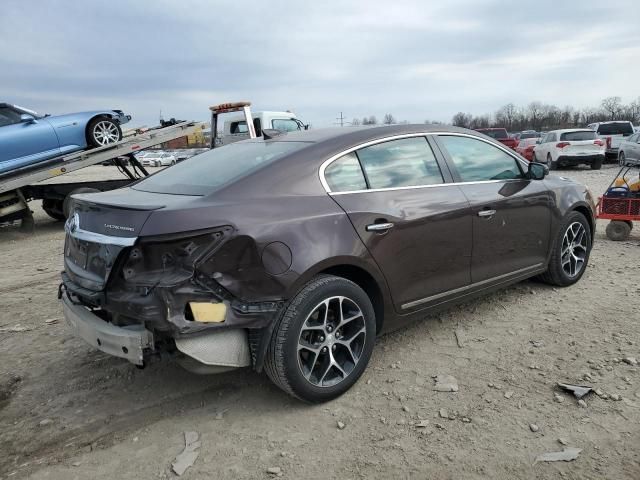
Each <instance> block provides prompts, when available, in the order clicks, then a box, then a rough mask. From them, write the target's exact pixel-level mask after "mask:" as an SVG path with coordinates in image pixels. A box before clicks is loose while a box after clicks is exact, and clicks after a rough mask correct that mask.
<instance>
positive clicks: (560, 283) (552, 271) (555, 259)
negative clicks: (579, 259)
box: [540, 211, 592, 287]
mask: <svg viewBox="0 0 640 480" xmlns="http://www.w3.org/2000/svg"><path fill="white" fill-rule="evenodd" d="M576 223H579V224H580V225H582V227H583V228H584V234H585V243H586V249H585V252H584V255H585V256H584V260H583V263H582V265H581V267H580V269H579V270H576V274H575V275H570V274H569V273H567V272H566V271H565V270H564V268H563V258H562V250H563V240H564V238H565V233H567V230H568V229H569V227H570V226H573V225H574V224H576ZM591 246H592V243H591V227H590V226H589V222H588V221H587V219H586V218H585V216H584V215H583V214H582V213H580V212H576V211H572V212H569V213H568V214H567V215H566V216H565V218H564V220H563V221H562V224H561V225H560V228H559V229H558V232H557V233H556V237H555V239H554V241H553V246H552V247H551V248H552V249H553V250H552V252H551V259H550V260H549V265H548V266H547V271H546V272H545V273H543V274H542V275H540V279H541V280H542V281H543V282H545V283H548V284H550V285H555V286H557V287H568V286H569V285H573V284H574V283H576V282H577V281H578V280H580V278H582V275H583V274H584V272H585V271H586V269H587V265H588V263H589V255H590V254H591Z"/></svg>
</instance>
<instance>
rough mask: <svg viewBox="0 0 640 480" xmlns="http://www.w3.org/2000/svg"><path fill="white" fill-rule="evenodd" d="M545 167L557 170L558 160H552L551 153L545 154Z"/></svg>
mask: <svg viewBox="0 0 640 480" xmlns="http://www.w3.org/2000/svg"><path fill="white" fill-rule="evenodd" d="M547 167H549V170H557V169H558V162H554V161H553V160H552V159H551V154H548V155H547Z"/></svg>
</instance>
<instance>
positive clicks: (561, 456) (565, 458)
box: [534, 447, 582, 463]
mask: <svg viewBox="0 0 640 480" xmlns="http://www.w3.org/2000/svg"><path fill="white" fill-rule="evenodd" d="M581 451H582V449H581V448H575V447H567V448H565V449H564V450H562V451H561V452H549V453H543V454H542V455H538V456H537V457H536V461H535V462H534V463H538V462H571V461H572V460H575V459H576V458H578V455H580V452H581Z"/></svg>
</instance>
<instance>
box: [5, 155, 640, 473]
mask: <svg viewBox="0 0 640 480" xmlns="http://www.w3.org/2000/svg"><path fill="white" fill-rule="evenodd" d="M112 168H113V167H92V169H93V170H86V171H84V172H82V173H81V174H80V175H87V176H93V178H95V175H101V176H105V175H108V174H110V173H109V172H111V171H112ZM615 168H616V167H613V166H605V167H603V169H602V170H601V171H599V172H597V171H596V172H592V171H590V170H588V169H570V170H565V171H562V172H560V174H562V175H566V176H569V177H573V178H577V179H578V180H580V181H582V182H584V183H586V184H587V185H588V186H589V187H590V188H591V189H592V191H593V192H594V193H596V194H597V193H600V192H602V191H603V190H604V189H605V187H606V186H607V185H608V183H609V181H610V180H611V178H612V176H613V175H614V173H615ZM66 180H68V178H67V179H66ZM33 209H34V211H35V218H36V231H35V233H33V234H26V233H22V232H21V231H20V230H19V228H18V227H17V226H5V227H3V228H0V249H1V252H2V262H1V265H2V268H1V269H0V478H1V479H7V478H27V477H28V478H34V479H65V480H67V479H76V478H77V479H84V478H94V479H102V478H104V479H107V478H108V479H110V480H111V479H114V478H137V479H155V478H171V477H175V474H174V473H173V472H172V471H171V462H172V461H173V460H174V458H175V456H176V455H177V454H178V453H180V452H181V451H182V449H183V447H184V432H185V431H196V432H198V433H199V435H200V441H201V447H200V449H199V456H198V458H197V459H196V461H195V463H194V465H193V466H192V467H191V468H189V469H188V470H187V472H186V473H185V474H184V475H183V477H184V478H187V479H199V478H225V479H226V478H229V479H236V478H238V479H255V478H272V477H276V476H277V471H278V470H277V469H280V470H279V471H280V475H281V476H282V478H292V479H297V478H324V479H328V478H340V479H358V478H420V479H422V478H429V479H461V478H464V479H475V478H482V479H485V478H486V479H521V478H525V479H529V478H536V479H551V478H553V479H556V478H566V479H602V478H607V479H638V478H640V366H638V365H632V364H630V363H633V359H630V358H628V357H635V358H637V359H639V360H640V332H639V330H638V323H639V321H640V313H639V312H640V310H639V307H640V303H639V298H640V295H639V294H640V282H639V281H638V278H639V277H638V270H637V268H638V262H639V260H640V225H636V229H635V230H634V232H633V233H632V236H631V238H630V239H629V240H628V241H626V242H618V243H615V242H611V241H609V240H607V239H606V237H605V235H604V229H605V226H606V223H605V222H602V221H600V222H599V223H598V231H597V233H596V236H595V245H594V249H593V253H592V256H591V261H590V264H589V268H588V269H587V272H586V274H585V276H584V277H583V279H582V280H581V281H580V282H579V283H578V284H577V285H575V286H573V287H570V288H566V289H554V288H550V287H548V286H545V285H543V284H541V283H536V282H533V281H528V282H524V283H520V284H518V285H516V286H513V287H511V288H509V289H506V290H503V291H500V292H498V293H495V294H493V295H490V296H488V297H486V298H484V299H481V300H477V301H473V302H471V303H468V304H466V305H463V306H461V307H457V308H453V309H451V310H449V311H447V312H445V313H443V314H440V315H438V316H436V317H432V318H427V319H425V320H424V321H422V322H419V323H416V324H414V325H413V326H411V327H409V328H407V329H405V330H402V331H400V332H397V333H393V334H390V335H387V336H384V337H382V338H380V339H379V340H378V344H377V346H376V349H375V351H374V355H373V358H372V360H371V363H370V365H369V368H368V369H367V371H366V372H365V374H364V376H363V377H362V379H361V380H360V381H359V382H358V384H357V385H355V387H354V388H353V389H352V390H350V391H349V392H348V393H346V394H345V395H343V396H342V397H341V398H339V399H337V400H335V401H333V402H331V403H328V404H325V405H319V406H309V405H305V404H302V403H300V402H298V401H296V400H294V399H292V398H289V397H288V396H287V395H285V394H284V393H283V392H281V391H280V390H278V389H277V388H276V387H274V386H273V385H272V384H271V383H270V382H269V380H268V379H267V378H266V376H264V375H258V374H256V373H254V372H252V371H250V370H238V371H234V372H229V373H226V374H222V375H218V376H198V375H195V374H191V373H187V372H185V371H183V370H182V369H181V368H180V367H178V366H177V365H174V364H171V363H168V362H166V361H157V362H155V363H152V364H151V365H149V366H148V367H147V368H146V369H144V370H139V369H137V368H136V367H134V366H133V365H130V364H128V363H126V362H124V361H121V360H119V359H114V358H110V357H108V356H106V355H104V354H102V353H100V352H96V351H94V350H92V349H90V348H89V347H88V346H87V345H85V344H84V343H83V342H82V341H81V340H78V339H76V338H74V337H73V336H72V335H71V334H70V332H69V330H68V329H67V327H66V325H65V323H64V320H63V319H62V313H61V308H60V304H59V302H58V300H57V299H56V292H57V286H58V283H59V272H60V270H61V267H62V246H63V230H62V225H61V224H60V223H57V222H54V221H53V220H51V219H49V218H48V217H47V216H46V215H45V214H44V213H43V212H42V210H41V209H40V207H39V205H36V204H34V205H33ZM623 359H626V360H627V361H628V362H630V363H626V362H625V361H623ZM437 374H448V375H453V376H454V377H455V378H456V379H457V382H458V385H459V391H458V392H456V393H443V392H436V391H434V390H433V385H434V379H433V377H434V376H435V375H437ZM559 381H560V382H569V383H574V384H585V385H590V386H593V387H594V388H597V389H599V391H598V393H599V394H600V395H597V394H595V393H591V394H589V395H588V396H586V397H585V399H584V400H585V401H586V407H583V406H580V405H578V403H577V401H576V399H575V398H573V397H572V396H570V395H568V394H566V393H563V392H561V391H559V390H558V388H557V387H556V382H559ZM555 394H558V395H559V397H558V398H557V399H556V397H555V396H554V395H555ZM558 399H559V400H562V401H561V402H560V401H558ZM338 422H341V424H340V426H343V427H344V428H339V427H338ZM532 425H533V426H532ZM534 430H535V431H534ZM561 442H564V443H566V444H567V445H568V446H569V447H577V448H580V449H582V451H581V453H580V454H579V456H578V458H577V459H576V460H574V461H572V462H556V463H545V462H538V463H536V462H535V459H536V457H537V456H538V455H540V454H542V453H545V452H554V451H561V450H562V449H563V448H565V447H564V446H563V444H562V443H561ZM269 468H276V470H274V473H273V474H272V473H268V472H267V469H269Z"/></svg>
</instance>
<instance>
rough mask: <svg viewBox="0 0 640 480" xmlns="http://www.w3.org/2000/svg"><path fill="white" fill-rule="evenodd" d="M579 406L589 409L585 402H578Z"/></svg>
mask: <svg viewBox="0 0 640 480" xmlns="http://www.w3.org/2000/svg"><path fill="white" fill-rule="evenodd" d="M578 406H579V407H582V408H587V402H585V401H584V400H582V399H580V400H578Z"/></svg>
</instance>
